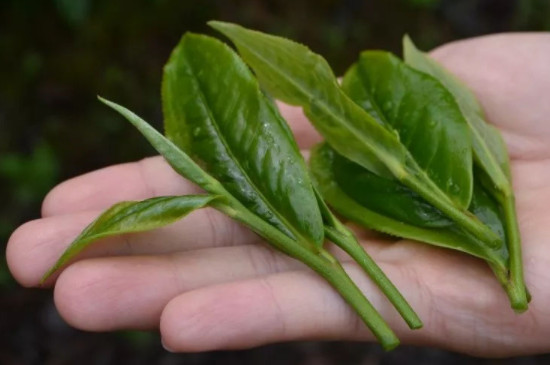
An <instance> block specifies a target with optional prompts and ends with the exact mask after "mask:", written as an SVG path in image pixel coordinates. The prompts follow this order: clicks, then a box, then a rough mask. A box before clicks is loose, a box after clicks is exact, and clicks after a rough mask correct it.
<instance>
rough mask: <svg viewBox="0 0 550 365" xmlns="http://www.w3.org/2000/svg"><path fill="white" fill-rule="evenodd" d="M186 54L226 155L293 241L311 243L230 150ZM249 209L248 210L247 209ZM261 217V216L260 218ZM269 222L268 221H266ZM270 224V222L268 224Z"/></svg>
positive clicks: (192, 77)
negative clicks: (282, 213) (262, 189)
mask: <svg viewBox="0 0 550 365" xmlns="http://www.w3.org/2000/svg"><path fill="white" fill-rule="evenodd" d="M184 54H185V57H184V61H185V63H186V64H187V66H188V67H189V69H190V70H191V79H192V80H193V82H194V83H195V85H196V86H197V90H198V92H199V95H198V98H199V99H200V101H201V102H202V104H203V105H204V107H205V110H206V112H207V113H208V116H209V120H210V121H211V125H212V127H213V128H214V129H215V131H216V134H217V137H218V139H219V140H220V142H221V143H222V145H223V146H224V148H225V151H226V153H227V154H228V155H229V156H230V157H231V160H232V161H233V162H234V163H235V165H236V166H237V167H238V168H239V171H240V172H241V173H242V175H243V176H244V178H245V179H246V181H247V182H248V184H250V186H252V187H253V188H254V190H255V191H256V193H257V194H258V196H259V197H260V199H261V200H262V201H263V202H264V203H265V204H266V206H267V207H268V208H269V209H270V210H271V211H272V212H273V213H274V214H275V215H276V216H277V218H278V219H279V220H280V221H281V223H282V224H283V225H284V226H285V227H286V228H287V229H288V230H289V231H290V232H291V233H292V234H294V235H295V237H291V238H293V239H296V240H299V239H300V238H301V240H302V241H304V242H308V243H309V242H310V240H309V239H308V238H306V237H304V236H303V234H301V232H299V231H297V230H296V229H295V228H294V225H292V224H290V223H289V222H288V220H287V219H286V218H285V217H284V216H282V215H281V214H280V212H279V211H278V210H277V209H275V208H274V207H273V206H272V205H271V203H270V201H269V200H268V199H266V197H265V196H264V194H263V193H262V191H261V190H260V189H259V188H258V187H257V186H256V184H254V183H253V181H252V179H251V178H250V176H248V174H247V173H246V171H245V170H244V168H243V167H242V165H241V164H240V162H239V160H238V159H237V158H236V157H235V156H234V155H233V152H232V150H231V149H230V148H229V145H228V143H227V141H226V140H225V138H223V134H222V133H221V132H220V129H219V127H218V123H217V122H216V120H217V119H216V118H214V114H213V112H212V110H211V109H210V106H209V105H208V103H206V97H205V95H204V92H203V88H202V85H201V82H200V80H199V79H198V78H197V77H196V76H195V70H194V68H193V65H192V64H191V62H189V61H188V59H187V57H188V55H187V50H186V49H185V48H184ZM259 97H261V95H259ZM247 209H248V208H247ZM253 214H255V215H257V214H256V213H255V212H253ZM259 217H260V216H259ZM260 218H261V219H262V220H265V219H264V218H263V217H260ZM266 222H267V221H266ZM267 223H269V222H267ZM269 224H270V225H271V223H269ZM274 228H276V229H278V228H277V227H274Z"/></svg>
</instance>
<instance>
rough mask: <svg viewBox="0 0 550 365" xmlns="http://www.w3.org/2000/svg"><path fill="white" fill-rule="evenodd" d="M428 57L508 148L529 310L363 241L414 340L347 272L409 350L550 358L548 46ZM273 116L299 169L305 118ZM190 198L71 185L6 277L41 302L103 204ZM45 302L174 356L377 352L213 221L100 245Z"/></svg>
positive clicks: (143, 187) (462, 274)
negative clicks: (324, 344) (288, 131)
mask: <svg viewBox="0 0 550 365" xmlns="http://www.w3.org/2000/svg"><path fill="white" fill-rule="evenodd" d="M432 55H433V57H435V58H436V59H438V60H439V61H440V62H442V63H443V64H444V65H445V66H446V67H447V68H448V69H450V70H451V71H452V72H453V73H455V74H456V75H457V76H458V77H459V78H460V79H462V80H463V81H464V82H465V83H466V84H467V85H468V86H470V87H471V88H472V90H473V91H474V92H475V93H476V95H477V96H478V97H479V99H480V101H481V103H482V105H483V107H484V108H485V111H486V115H487V118H488V119H489V121H490V122H491V123H493V124H494V125H496V126H497V127H498V128H499V129H500V130H501V131H502V133H503V136H504V138H505V140H506V143H507V145H508V148H509V152H510V156H511V159H512V174H513V181H514V190H515V194H516V200H517V209H518V215H519V224H520V230H521V234H522V239H523V255H524V257H523V260H524V267H525V278H526V282H527V285H528V287H529V290H530V292H531V294H532V296H533V300H532V302H531V304H530V308H529V310H528V311H527V312H526V313H524V314H521V315H517V314H515V313H514V312H513V311H512V310H511V309H510V307H509V303H508V300H507V298H506V296H505V294H504V292H503V290H502V289H501V288H500V287H499V285H498V283H497V282H496V280H495V279H494V277H493V276H492V274H491V272H490V271H489V269H488V268H487V267H486V266H485V264H484V263H482V262H480V261H479V260H477V259H475V258H472V257H467V256H465V255H462V254H460V253H457V252H452V251H448V250H443V249H438V248H435V247H431V246H428V245H425V244H421V243H417V242H412V241H406V240H400V241H393V240H388V239H387V238H385V237H382V236H380V235H377V234H376V233H372V232H366V231H362V230H357V232H358V234H359V236H360V237H361V239H362V242H363V243H364V246H365V247H366V249H367V250H368V252H369V253H371V254H372V256H373V257H374V259H375V260H376V261H377V262H378V263H379V264H380V266H381V267H382V269H383V270H384V271H385V272H386V273H387V274H388V276H389V277H390V279H391V280H392V281H393V282H394V283H395V284H396V286H397V287H398V288H399V289H400V290H401V291H402V293H403V294H404V296H405V297H406V298H407V299H408V300H409V302H410V303H411V305H412V306H413V308H415V310H416V311H417V312H418V314H419V315H420V317H421V318H422V319H423V321H424V328H423V329H421V330H418V331H414V332H413V331H410V330H408V328H407V327H406V325H405V324H404V323H403V321H402V320H401V319H400V318H399V316H398V315H397V313H396V312H395V311H394V310H393V309H392V308H391V306H390V305H389V304H388V302H387V300H386V299H384V298H383V297H382V296H381V295H380V293H379V291H378V290H376V288H375V287H374V286H373V284H372V283H371V282H370V281H369V280H368V279H367V278H366V276H365V275H364V274H363V273H362V272H361V271H360V269H359V268H358V267H356V266H355V265H354V264H352V263H346V264H345V268H346V269H347V270H348V271H349V273H350V275H351V276H352V278H353V279H354V280H355V281H356V282H357V284H358V285H359V287H360V288H361V289H362V290H363V291H364V292H365V293H366V295H367V296H368V297H369V299H371V300H372V302H373V303H374V305H375V306H377V307H378V308H380V311H381V313H382V315H383V316H384V317H385V318H386V319H387V320H388V322H389V323H390V325H391V327H392V328H394V329H395V331H396V332H397V334H398V336H399V337H400V338H401V339H402V341H403V342H404V343H410V344H419V345H430V346H436V347H441V348H446V349H451V350H455V351H460V352H464V353H468V354H475V355H479V356H491V357H502V356H511V355H519V354H532V353H539V352H545V351H549V350H550V306H549V305H548V301H549V300H550V246H548V239H549V233H548V232H549V230H548V227H549V226H550V212H549V210H548V209H549V208H548V207H549V206H550V185H549V184H548V183H547V181H548V180H549V179H550V143H549V141H550V119H549V115H550V102H549V100H548V98H547V95H548V93H549V92H550V61H549V60H550V34H536V33H532V34H501V35H493V36H487V37H481V38H475V39H470V40H465V41H460V42H455V43H451V44H448V45H445V46H443V47H440V48H438V49H436V50H435V51H434V52H433V53H432ZM281 109H282V112H283V114H284V115H285V116H286V117H287V120H288V121H289V123H290V124H291V127H292V128H293V130H294V132H295V135H296V138H297V140H298V143H299V144H300V146H301V147H302V148H303V149H304V150H306V154H307V148H309V147H311V146H312V144H314V143H315V142H316V141H319V140H320V138H319V136H318V134H317V133H316V132H315V131H314V130H313V129H312V128H311V126H310V125H309V123H308V122H307V121H306V119H305V118H304V116H303V115H302V113H301V111H300V110H299V109H297V108H292V107H288V106H284V105H281ZM196 192H198V188H196V187H195V186H193V185H192V184H191V183H189V182H187V181H185V180H183V179H182V178H181V177H179V176H178V175H176V174H175V173H174V172H173V171H172V170H171V169H170V167H169V166H168V165H167V164H166V163H165V162H164V160H163V159H161V158H159V157H152V158H147V159H144V160H142V161H138V162H134V163H127V164H122V165H115V166H110V167H107V168H104V169H101V170H98V171H94V172H91V173H88V174H85V175H83V176H79V177H76V178H74V179H71V180H69V181H66V182H64V183H62V184H60V185H59V186H57V187H56V188H54V189H53V190H52V191H51V192H50V193H49V194H48V196H47V197H46V199H45V200H44V204H43V209H42V216H43V217H42V218H41V219H38V220H35V221H31V222H28V223H25V224H24V225H22V226H21V227H19V228H18V229H17V230H16V231H15V232H14V233H13V235H12V236H11V238H10V240H9V244H8V248H7V260H8V264H9V267H10V270H11V272H12V273H13V275H14V277H15V278H16V279H17V280H18V281H19V282H20V283H21V284H22V285H24V286H27V287H35V286H38V282H39V280H40V277H41V276H42V274H43V273H44V272H45V271H46V269H47V268H48V267H50V266H51V265H52V264H53V263H54V261H55V259H56V258H57V257H58V256H59V255H60V254H61V252H62V251H63V250H64V249H65V247H67V245H68V244H69V243H70V242H71V241H72V239H73V238H74V237H75V236H76V235H77V234H78V233H79V232H80V231H81V230H82V229H83V228H84V227H85V226H86V225H87V224H88V223H89V222H91V221H92V220H93V219H94V218H95V217H96V216H97V215H98V214H99V213H100V212H101V211H102V210H104V209H106V208H108V207H109V206H111V205H112V204H114V203H116V202H118V201H121V200H141V199H145V198H149V197H153V196H160V195H175V194H189V193H196ZM335 252H336V250H335ZM336 254H337V255H338V256H339V257H341V258H344V260H345V256H344V255H342V254H341V253H340V252H336ZM47 286H50V287H54V290H55V295H54V298H55V303H56V306H57V308H58V310H59V312H60V313H61V315H62V316H63V318H64V319H65V320H66V321H67V322H68V323H69V324H71V325H72V326H74V327H77V328H80V329H84V330H88V331H110V330H116V329H130V328H132V329H151V328H159V329H160V332H161V334H162V339H163V343H164V345H165V347H167V348H168V349H170V350H171V351H185V352H193V351H207V350H214V349H242V348H249V347H253V346H258V345H262V344H266V343H272V342H280V341H292V340H312V339H316V340H318V339H326V340H328V339H330V340H358V341H370V340H372V335H371V334H370V333H369V331H368V330H367V329H366V328H365V326H364V325H363V324H362V323H361V322H360V321H359V319H358V317H357V316H356V315H355V314H354V313H353V312H352V311H351V310H350V309H349V307H348V306H347V305H346V304H345V302H344V301H343V300H342V299H341V298H340V297H339V296H338V294H337V293H336V292H335V291H333V290H332V289H331V288H330V287H329V286H328V284H326V283H325V282H324V281H323V280H322V279H320V278H319V277H317V276H316V275H315V274H314V273H313V272H312V271H310V270H309V269H308V268H306V267H304V266H303V265H302V264H300V263H299V262H297V261H295V260H292V259H290V258H287V257H285V256H284V255H282V254H280V253H278V252H275V251H274V250H272V249H271V248H270V247H268V245H267V244H265V243H262V242H261V240H260V239H259V238H258V237H257V236H256V235H254V234H253V233H251V232H250V231H249V230H247V229H246V228H244V227H242V226H240V225H238V224H237V223H235V222H233V221H231V220H230V219H229V218H227V217H225V216H224V215H222V214H221V213H218V212H216V211H213V210H211V209H204V210H200V211H197V212H194V213H192V214H191V215H190V216H188V217H187V218H185V219H183V220H182V221H180V222H178V223H175V224H173V225H171V226H169V227H166V228H163V229H159V230H156V231H152V232H147V233H143V234H133V235H126V236H121V237H117V238H114V239H107V240H103V241H101V242H98V243H97V244H95V245H93V246H92V247H91V248H90V249H89V250H87V251H86V252H85V253H84V254H83V255H82V256H81V258H80V260H78V261H77V262H75V263H73V264H71V265H69V266H68V267H67V268H66V269H65V270H63V271H62V272H61V274H60V275H59V277H57V278H54V279H52V280H50V281H49V282H48V283H47Z"/></svg>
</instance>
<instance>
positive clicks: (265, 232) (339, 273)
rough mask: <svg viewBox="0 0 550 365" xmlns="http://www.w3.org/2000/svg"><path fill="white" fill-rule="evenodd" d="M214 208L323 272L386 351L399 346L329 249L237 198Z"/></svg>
mask: <svg viewBox="0 0 550 365" xmlns="http://www.w3.org/2000/svg"><path fill="white" fill-rule="evenodd" d="M214 207H215V208H217V209H219V210H220V211H222V212H224V213H226V214H227V215H229V216H230V217H232V218H234V219H236V220H238V221H240V222H242V223H244V224H246V225H247V226H249V227H250V228H251V229H252V230H254V231H255V232H256V233H258V234H259V235H261V236H262V237H264V238H265V239H266V240H267V241H268V242H270V243H271V244H272V245H273V246H274V247H275V248H277V249H278V250H280V251H282V252H284V253H286V254H287V255H289V256H291V257H293V258H295V259H297V260H299V261H301V262H303V263H304V264H306V265H307V266H309V267H310V268H311V269H313V270H314V271H315V272H317V273H318V274H319V275H321V276H322V277H323V278H324V279H325V280H326V281H327V282H328V283H329V284H330V285H332V286H333V287H334V288H335V289H336V290H337V291H338V293H340V295H341V296H342V298H344V300H345V301H346V302H347V303H348V304H349V305H350V306H351V307H352V308H353V309H354V310H355V311H356V312H357V314H358V315H359V316H360V318H361V319H362V320H363V322H364V323H365V324H366V325H367V327H368V328H369V329H370V330H371V331H372V333H373V334H374V336H375V337H376V338H377V339H378V341H379V342H380V344H381V345H382V347H383V348H384V349H385V350H391V349H393V348H395V347H396V346H397V345H399V339H398V338H397V336H396V335H395V333H394V332H393V331H392V330H391V328H390V327H389V326H388V324H387V323H386V322H385V321H384V319H383V318H382V316H381V315H380V313H378V311H377V310H376V309H375V308H374V307H373V305H372V304H371V303H370V302H369V300H368V299H367V298H366V297H365V296H364V295H363V293H362V292H361V290H359V288H357V286H356V285H355V284H354V283H353V281H352V280H351V279H350V277H349V276H348V274H347V273H346V272H345V270H344V269H343V268H342V266H341V265H340V264H339V263H338V261H337V260H336V258H334V257H333V256H332V255H331V254H330V253H329V252H328V251H325V250H323V249H320V250H319V249H316V250H312V249H311V248H310V247H306V246H303V245H301V244H299V243H297V242H296V241H295V240H293V239H292V238H290V237H289V236H287V235H286V234H284V233H282V232H280V231H279V230H278V229H276V228H274V227H273V226H271V225H269V224H267V223H266V222H265V221H264V220H262V219H261V218H259V217H258V216H256V215H255V214H253V213H251V212H250V211H248V209H246V208H245V207H244V206H242V205H241V203H239V202H238V201H236V200H234V199H231V200H230V201H229V202H228V204H219V203H218V204H214Z"/></svg>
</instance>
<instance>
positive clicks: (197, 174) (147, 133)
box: [98, 96, 225, 195]
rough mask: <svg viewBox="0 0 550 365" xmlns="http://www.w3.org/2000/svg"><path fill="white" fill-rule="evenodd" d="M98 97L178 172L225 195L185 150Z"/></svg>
mask: <svg viewBox="0 0 550 365" xmlns="http://www.w3.org/2000/svg"><path fill="white" fill-rule="evenodd" d="M98 99H99V100H100V101H101V102H102V103H104V104H105V105H107V106H109V107H111V108H113V109H114V110H115V111H117V112H118V113H120V114H121V115H122V116H123V117H124V118H126V119H127V120H128V121H129V122H130V123H132V124H133V125H134V127H136V128H137V129H138V130H139V131H140V132H141V134H143V136H144V137H145V138H146V139H147V140H148V141H149V143H151V145H152V146H153V147H154V148H155V149H156V150H157V151H158V152H159V153H160V154H161V155H162V156H163V157H164V159H165V160H166V162H168V163H169V164H170V166H172V168H173V169H174V170H175V171H176V172H177V173H178V174H180V175H181V176H183V177H185V178H186V179H189V180H191V181H192V182H194V183H195V184H197V185H198V186H200V187H202V188H203V189H205V190H206V191H208V192H210V193H212V194H220V195H225V194H223V192H224V191H225V190H224V189H223V188H222V186H221V185H220V183H219V182H218V181H217V180H216V179H214V178H213V177H212V176H210V175H208V174H207V173H206V172H205V171H204V170H203V169H202V168H201V167H200V166H199V165H197V164H196V163H195V161H193V160H192V159H191V158H190V157H189V156H188V155H187V154H186V153H185V152H183V151H182V150H180V149H179V148H178V146H176V145H175V144H174V143H173V142H171V141H170V140H169V139H168V138H166V137H164V136H163V135H162V134H160V133H159V132H157V131H156V130H155V128H153V127H151V126H150V125H149V124H148V123H147V122H146V121H144V120H143V119H141V118H140V117H139V116H137V115H136V114H134V113H133V112H131V111H130V110H128V109H126V108H125V107H123V106H121V105H118V104H116V103H113V102H112V101H109V100H106V99H103V98H102V97H100V96H98Z"/></svg>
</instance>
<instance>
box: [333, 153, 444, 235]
mask: <svg viewBox="0 0 550 365" xmlns="http://www.w3.org/2000/svg"><path fill="white" fill-rule="evenodd" d="M332 158H333V163H332V173H333V176H334V179H335V182H336V183H337V184H338V185H339V186H340V188H341V189H342V190H344V191H345V192H346V194H347V195H348V196H349V197H350V198H352V199H353V200H355V201H356V202H357V203H359V204H361V205H363V206H365V207H367V208H368V209H370V210H373V211H375V212H378V213H381V214H383V215H386V216H388V217H391V218H394V219H396V220H398V221H401V222H404V223H408V224H412V225H415V226H418V227H426V228H437V227H446V226H449V225H451V224H452V223H453V222H452V221H451V220H450V219H448V218H447V217H446V216H445V215H443V214H442V213H441V212H440V211H439V210H438V209H436V208H434V207H433V206H432V205H431V204H429V203H427V202H426V201H425V200H424V199H423V198H422V197H421V196H419V195H418V194H417V193H415V192H414V191H412V190H411V189H409V188H408V187H406V186H404V185H402V184H400V183H399V182H398V181H396V180H394V179H386V178H383V177H380V176H378V175H376V174H373V173H372V172H370V171H369V170H367V169H365V168H363V167H361V166H359V165H357V164H356V163H354V162H352V161H350V160H348V159H346V158H345V157H343V156H341V155H339V154H338V153H334V155H333V157H332Z"/></svg>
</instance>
